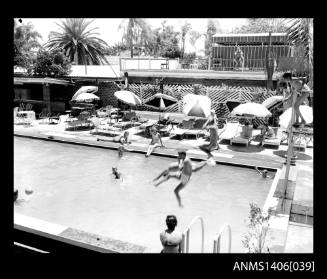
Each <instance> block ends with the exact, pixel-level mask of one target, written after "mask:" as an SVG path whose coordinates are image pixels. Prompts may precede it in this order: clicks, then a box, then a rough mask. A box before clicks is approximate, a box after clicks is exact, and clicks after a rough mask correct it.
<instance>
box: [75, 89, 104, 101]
mask: <svg viewBox="0 0 327 279" xmlns="http://www.w3.org/2000/svg"><path fill="white" fill-rule="evenodd" d="M96 92H98V87H97V86H82V87H81V88H80V89H78V90H77V91H76V92H75V94H74V95H73V97H72V100H73V99H74V98H76V97H77V96H78V95H79V94H81V93H93V94H94V93H96Z"/></svg>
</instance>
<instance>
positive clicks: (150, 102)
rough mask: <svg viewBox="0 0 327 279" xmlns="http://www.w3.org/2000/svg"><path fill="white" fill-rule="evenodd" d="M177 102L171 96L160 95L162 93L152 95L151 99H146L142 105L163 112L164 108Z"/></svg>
mask: <svg viewBox="0 0 327 279" xmlns="http://www.w3.org/2000/svg"><path fill="white" fill-rule="evenodd" d="M177 102H178V100H177V99H176V98H174V97H172V96H169V95H166V94H162V93H157V94H154V95H153V96H152V97H150V98H148V99H147V100H145V101H144V104H145V105H147V106H149V107H153V108H158V109H160V110H164V109H165V108H167V107H169V106H171V105H173V104H176V103H177Z"/></svg>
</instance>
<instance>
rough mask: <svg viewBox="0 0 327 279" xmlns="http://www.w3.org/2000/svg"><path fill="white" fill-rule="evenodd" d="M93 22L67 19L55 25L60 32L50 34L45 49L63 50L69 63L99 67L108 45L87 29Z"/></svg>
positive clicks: (103, 60)
mask: <svg viewBox="0 0 327 279" xmlns="http://www.w3.org/2000/svg"><path fill="white" fill-rule="evenodd" d="M93 21H94V20H91V21H86V20H85V19H84V18H67V19H65V20H63V21H61V23H60V24H59V23H57V25H58V26H59V27H60V29H61V32H53V31H52V32H51V33H50V36H49V41H48V42H47V43H46V45H45V46H46V47H47V48H48V49H49V50H64V53H65V55H66V56H67V57H68V58H69V60H70V61H71V62H73V61H74V63H75V64H77V65H90V64H93V65H100V64H103V63H104V62H107V61H106V58H105V52H106V49H107V48H108V45H107V43H106V42H105V41H103V40H102V39H100V38H98V37H97V36H98V35H99V34H98V33H96V32H94V30H96V29H98V28H97V27H96V28H92V29H88V28H89V26H90V24H91V23H93Z"/></svg>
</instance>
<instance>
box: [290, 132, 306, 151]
mask: <svg viewBox="0 0 327 279" xmlns="http://www.w3.org/2000/svg"><path fill="white" fill-rule="evenodd" d="M306 147H307V141H306V138H305V137H304V136H303V135H294V143H293V148H295V149H300V150H301V151H305V149H306Z"/></svg>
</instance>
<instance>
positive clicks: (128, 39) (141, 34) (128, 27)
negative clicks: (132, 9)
mask: <svg viewBox="0 0 327 279" xmlns="http://www.w3.org/2000/svg"><path fill="white" fill-rule="evenodd" d="M120 29H123V30H124V32H123V38H122V39H123V44H125V45H128V46H129V48H130V51H131V57H133V49H134V47H137V48H140V47H144V48H147V49H148V48H151V43H152V31H151V27H150V25H149V24H148V23H147V21H146V20H145V19H143V18H129V19H124V20H123V21H122V22H121V24H120V25H119V27H118V30H120Z"/></svg>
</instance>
